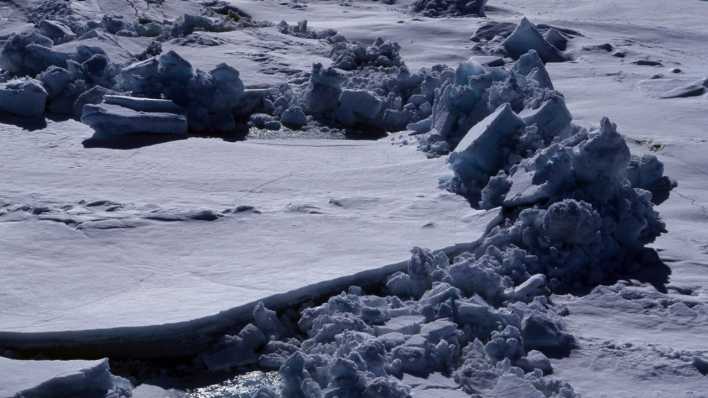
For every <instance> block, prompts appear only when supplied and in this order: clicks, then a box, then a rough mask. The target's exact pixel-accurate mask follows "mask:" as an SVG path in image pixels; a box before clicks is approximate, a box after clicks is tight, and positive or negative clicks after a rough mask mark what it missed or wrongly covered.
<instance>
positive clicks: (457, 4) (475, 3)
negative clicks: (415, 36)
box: [413, 0, 487, 17]
mask: <svg viewBox="0 0 708 398" xmlns="http://www.w3.org/2000/svg"><path fill="white" fill-rule="evenodd" d="M486 4H487V0H416V1H415V2H414V3H413V11H415V12H419V13H422V14H423V15H425V16H427V17H443V16H466V15H474V16H478V17H484V16H486V13H485V11H484V7H485V6H486Z"/></svg>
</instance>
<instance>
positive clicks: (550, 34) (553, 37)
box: [543, 27, 568, 51]
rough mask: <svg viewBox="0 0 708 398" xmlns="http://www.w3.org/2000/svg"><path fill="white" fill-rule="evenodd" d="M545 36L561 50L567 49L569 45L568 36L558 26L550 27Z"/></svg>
mask: <svg viewBox="0 0 708 398" xmlns="http://www.w3.org/2000/svg"><path fill="white" fill-rule="evenodd" d="M543 38H544V39H546V41H547V42H548V43H550V44H551V45H552V46H553V47H555V48H557V49H559V50H561V51H565V50H566V48H567V47H568V38H567V37H565V35H564V34H563V33H561V32H560V31H559V30H558V29H556V28H553V27H549V28H548V30H546V33H544V34H543Z"/></svg>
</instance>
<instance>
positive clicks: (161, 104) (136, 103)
mask: <svg viewBox="0 0 708 398" xmlns="http://www.w3.org/2000/svg"><path fill="white" fill-rule="evenodd" d="M103 102H105V103H106V104H111V105H118V106H122V107H124V108H129V109H132V110H134V111H140V112H166V113H181V112H183V109H182V108H181V107H179V106H178V105H177V104H175V103H174V102H172V101H170V100H163V99H154V98H139V97H128V96H124V95H106V96H104V97H103Z"/></svg>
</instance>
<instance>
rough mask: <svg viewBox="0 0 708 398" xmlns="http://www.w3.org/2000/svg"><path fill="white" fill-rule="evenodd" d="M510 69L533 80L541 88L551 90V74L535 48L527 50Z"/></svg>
mask: <svg viewBox="0 0 708 398" xmlns="http://www.w3.org/2000/svg"><path fill="white" fill-rule="evenodd" d="M512 71H514V72H516V73H518V74H520V75H523V76H526V77H528V78H531V79H533V80H535V81H536V82H537V83H538V85H539V86H541V87H543V88H547V89H550V90H553V82H552V81H551V76H550V75H549V74H548V71H547V70H546V66H545V65H544V63H543V60H542V59H541V57H540V56H539V55H538V52H537V51H536V50H529V51H528V52H527V53H525V54H524V55H522V56H521V57H519V59H518V61H516V63H515V64H514V66H513V67H512Z"/></svg>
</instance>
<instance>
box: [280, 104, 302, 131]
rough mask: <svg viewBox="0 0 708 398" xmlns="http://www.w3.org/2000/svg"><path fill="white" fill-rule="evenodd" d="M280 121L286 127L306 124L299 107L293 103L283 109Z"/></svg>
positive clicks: (294, 127) (300, 126)
mask: <svg viewBox="0 0 708 398" xmlns="http://www.w3.org/2000/svg"><path fill="white" fill-rule="evenodd" d="M280 121H281V122H282V123H283V124H284V125H285V126H287V127H290V128H293V129H299V128H302V127H303V126H304V125H305V124H307V117H306V116H305V112H304V111H303V110H302V108H301V107H299V106H297V105H293V106H290V107H288V108H287V109H285V111H283V113H282V114H281V115H280Z"/></svg>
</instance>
